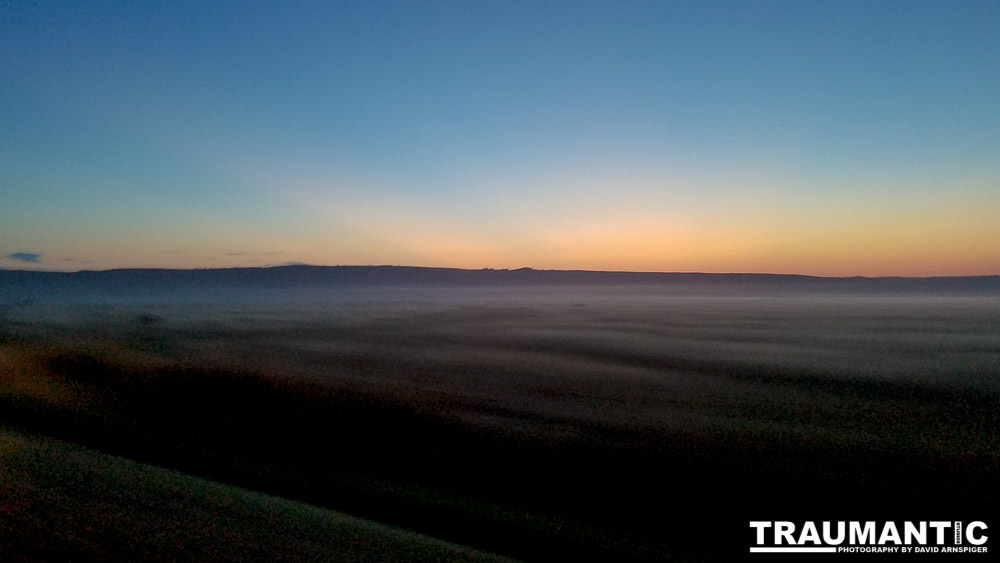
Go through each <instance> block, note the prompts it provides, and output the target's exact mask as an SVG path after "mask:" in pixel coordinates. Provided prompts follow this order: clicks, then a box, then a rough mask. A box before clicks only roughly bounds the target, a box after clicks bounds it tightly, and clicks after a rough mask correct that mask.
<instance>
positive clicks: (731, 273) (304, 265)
mask: <svg viewBox="0 0 1000 563" xmlns="http://www.w3.org/2000/svg"><path fill="white" fill-rule="evenodd" d="M281 268H328V269H335V268H401V269H402V268H407V269H415V270H450V271H461V272H524V271H531V272H565V273H589V274H635V275H702V276H783V277H797V278H814V279H830V280H847V279H870V280H875V279H939V278H996V277H1000V273H997V274H950V275H949V274H938V275H925V276H907V275H882V276H864V275H843V276H822V275H815V274H799V273H787V272H735V271H727V272H706V271H649V270H588V269H562V268H534V267H531V266H523V267H520V268H493V267H483V268H459V267H454V266H412V265H402V264H334V265H326V264H307V263H291V264H288V263H285V264H270V265H261V266H222V267H212V266H208V267H195V268H165V267H146V268H143V267H123V268H105V269H81V270H45V269H30V268H3V267H0V272H28V273H40V274H81V273H109V272H129V271H132V272H135V271H147V272H153V271H170V272H197V271H232V270H274V269H281Z"/></svg>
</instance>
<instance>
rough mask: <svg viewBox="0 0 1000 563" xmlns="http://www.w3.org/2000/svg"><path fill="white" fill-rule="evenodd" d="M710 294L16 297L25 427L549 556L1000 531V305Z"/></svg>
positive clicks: (643, 555) (10, 336)
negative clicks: (921, 525) (799, 530)
mask: <svg viewBox="0 0 1000 563" xmlns="http://www.w3.org/2000/svg"><path fill="white" fill-rule="evenodd" d="M710 293H711V294H710V295H701V296H699V295H697V292H691V291H685V292H682V294H678V293H671V292H670V291H667V290H664V289H663V288H648V287H641V288H634V287H631V288H630V287H624V288H623V287H600V288H598V287H590V288H580V287H575V288H559V287H546V288H538V287H533V288H513V289H511V288H482V287H478V288H446V289H441V288H438V289H434V288H407V289H399V288H395V289H390V288H382V289H371V290H357V289H356V290H351V289H336V290H334V289H329V290H326V291H322V290H318V289H316V288H312V289H310V290H308V291H307V290H304V289H303V290H299V291H288V290H284V289H281V288H277V289H276V288H271V289H270V290H269V292H268V293H266V295H265V294H261V293H253V294H246V295H244V296H243V297H242V298H241V297H240V294H239V293H238V292H229V293H227V299H225V300H221V299H218V298H216V297H211V298H204V297H199V296H197V295H192V294H185V296H184V297H183V298H179V297H175V298H171V299H162V298H159V299H152V298H151V299H146V300H143V299H140V298H130V299H108V298H93V297H92V298H81V299H76V300H67V301H58V302H57V301H46V300H45V299H35V298H33V299H30V300H28V299H22V298H18V300H16V301H11V302H10V303H9V304H8V305H7V306H5V307H4V308H3V309H2V315H0V413H2V414H0V417H2V419H3V420H2V421H3V422H4V423H5V424H7V425H8V427H10V428H17V429H19V430H18V431H17V432H16V433H13V434H11V433H10V432H11V431H8V432H7V434H6V435H7V436H8V437H7V438H6V440H7V443H9V442H10V441H11V440H14V441H15V442H16V443H17V444H21V445H20V446H19V447H20V448H22V449H24V448H29V447H30V446H25V445H24V444H36V443H42V442H37V441H38V440H42V439H41V438H29V437H26V436H25V435H24V434H22V432H31V433H36V434H42V435H46V436H50V437H53V438H58V439H59V440H65V441H69V442H73V443H76V444H81V445H84V446H86V447H88V448H93V449H95V450H99V451H102V452H106V453H109V454H114V455H117V456H122V457H126V458H130V459H133V460H138V461H142V462H148V463H153V464H156V465H159V466H163V467H168V468H170V469H173V470H177V471H180V472H183V473H186V474H190V475H196V476H199V477H204V478H209V479H213V480H216V481H219V482H223V483H228V484H232V485H236V486H239V487H244V488H247V489H251V490H255V491H262V492H264V493H267V494H271V495H278V496H280V497H284V498H288V499H295V500H298V501H303V502H308V503H310V504H313V505H317V506H322V507H327V508H331V509H335V510H339V511H343V512H346V513H349V514H352V515H356V516H360V517H364V518H369V519H372V520H376V521H379V522H383V523H386V524H390V525H394V526H399V527H402V528H406V529H410V530H414V531H416V532H419V533H422V534H427V535H429V536H433V537H437V538H442V539H444V540H447V541H450V542H455V543H458V544H462V545H469V546H473V547H475V548H478V549H483V550H486V551H490V552H495V553H499V554H503V555H507V556H511V557H515V558H523V559H528V560H573V559H604V560H659V559H663V558H668V557H676V558H681V559H684V560H699V559H705V560H713V559H714V560H726V559H732V558H734V557H738V556H744V554H745V553H746V547H747V545H748V543H747V539H748V536H747V534H748V528H747V522H748V520H751V519H763V520H776V519H790V518H806V519H811V520H833V519H838V518H839V519H849V520H866V519H887V518H888V519H892V518H897V519H906V520H919V519H932V518H956V519H965V520H972V519H984V520H987V521H988V520H989V518H990V516H989V515H991V514H993V513H995V506H996V502H997V501H998V500H1000V495H998V492H1000V487H998V485H997V480H996V478H995V475H996V470H997V465H998V459H1000V458H998V444H1000V442H998V436H997V429H998V427H1000V426H998V422H1000V420H998V419H1000V413H998V410H997V399H998V396H1000V379H998V376H1000V330H998V327H1000V301H998V299H997V298H996V297H995V296H990V295H988V294H987V295H939V294H935V293H928V294H921V295H913V294H906V295H902V296H901V295H892V294H890V295H885V294H878V295H867V294H856V293H855V294H830V293H813V294H800V293H794V294H788V293H781V292H777V293H770V294H768V293H766V292H763V293H761V292H757V293H758V294H756V295H754V296H752V297H747V296H742V295H740V294H739V292H737V291H731V292H729V293H728V294H725V293H724V292H723V294H720V293H719V292H717V291H715V292H710ZM11 436H13V437H11ZM46 443H47V442H46ZM6 470H7V471H10V469H9V467H8V468H7V469H6ZM63 470H64V471H75V470H73V469H71V468H64V469H61V470H60V469H52V470H51V471H63ZM144 471H145V470H144ZM108 479H109V480H110V481H109V482H110V483H111V484H109V485H107V486H108V487H110V488H115V487H117V488H119V489H120V488H122V487H126V488H127V487H130V486H129V485H117V484H116V483H121V482H124V481H119V480H117V479H118V477H114V476H109V477H108ZM116 494H117V493H116ZM150 494H156V493H150ZM255 498H256V497H255ZM52 502H55V501H52ZM247 502H249V501H247ZM255 502H256V501H255ZM282 502H284V501H282ZM56 506H57V504H48V505H46V506H45V511H46V512H49V511H51V510H54V509H55V507H56ZM76 506H77V505H73V504H72V503H70V504H69V505H68V506H67V507H66V510H68V511H71V512H75V513H76V516H75V518H80V519H86V518H88V516H86V514H85V513H80V512H81V511H79V510H77V509H76V508H75V507H76ZM959 509H960V514H954V512H955V511H956V510H959ZM317 510H318V509H317ZM949 511H950V512H949ZM943 513H944V514H943ZM262 525H263V524H262ZM125 530H126V531H124V532H123V533H125V534H127V533H128V527H127V526H126V528H125ZM132 533H134V534H136V535H137V537H140V536H142V535H143V534H146V533H149V532H148V529H147V528H143V529H139V528H136V529H134V530H132ZM276 533H277V532H276ZM330 533H331V534H334V541H335V538H336V536H335V534H336V533H338V532H336V531H335V530H333V529H332V528H331V531H330ZM246 537H247V538H248V541H256V540H253V538H254V537H256V536H255V534H253V533H250V532H247V533H246ZM273 537H276V536H264V537H262V539H261V540H260V541H263V542H270V541H279V540H277V539H275V540H272V539H271V538H273ZM18 538H19V536H17V535H16V534H15V535H14V540H13V541H15V542H17V541H22V542H23V537H21V538H20V539H18ZM4 541H11V540H7V539H5V540H4ZM63 541H64V543H65V544H66V545H69V546H72V545H73V543H74V541H76V542H88V541H103V540H101V539H97V540H90V539H88V538H74V539H72V540H67V539H66V538H63ZM143 541H145V540H143ZM19 547H20V548H21V549H26V550H29V551H30V549H31V546H24V545H21V546H19ZM72 549H75V548H72ZM248 549H249V548H248ZM290 549H291V548H290ZM303 549H312V548H311V547H308V546H307V547H305V548H303ZM329 556H330V557H333V558H336V557H335V556H334V555H329ZM378 556H379V555H378V554H374V555H373V557H378ZM223 557H227V555H223ZM389 558H390V559H391V558H392V557H389ZM448 558H450V556H449V557H448Z"/></svg>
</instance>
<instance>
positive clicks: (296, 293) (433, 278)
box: [0, 266, 1000, 304]
mask: <svg viewBox="0 0 1000 563" xmlns="http://www.w3.org/2000/svg"><path fill="white" fill-rule="evenodd" d="M419 289H422V290H425V291H434V290H439V291H447V292H452V291H465V292H472V291H493V292H503V291H505V290H506V291H521V290H526V289H527V290H534V291H539V292H541V291H545V292H564V291H592V292H619V293H624V294H637V293H638V294H653V295H666V296H722V297H737V296H757V297H760V296H823V295H826V296H838V295H857V296H863V295H878V296H887V295H901V296H902V295H914V296H926V295H953V296H959V295H966V296H998V295H1000V276H969V277H930V278H898V277H891V278H862V277H853V278H822V277H812V276H799V275H777V274H700V273H642V272H591V271H562V270H533V269H530V268H523V269H520V270H489V269H487V270H459V269H448V268H413V267H400V266H331V267H325V266H284V267H274V268H229V269H217V270H160V269H146V270H108V271H81V272H73V273H64V272H36V271H10V270H0V303H3V304H15V303H25V302H52V303H58V302H93V301H103V302H124V301H130V300H145V301H160V302H163V301H187V302H204V303H218V302H253V301H262V300H266V301H284V300H289V299H308V300H316V299H323V300H329V299H336V298H339V297H340V296H342V295H344V294H346V295H348V296H349V295H350V294H352V293H357V292H366V291H376V292H382V293H385V292H388V291H392V290H401V291H414V290H419Z"/></svg>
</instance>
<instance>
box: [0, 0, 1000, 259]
mask: <svg viewBox="0 0 1000 563" xmlns="http://www.w3.org/2000/svg"><path fill="white" fill-rule="evenodd" d="M0 69H2V72H0V75H2V77H0V107H2V108H3V109H2V111H0V268H3V269H36V270H66V271H75V270H82V269H88V270H95V269H109V268H146V267H164V268H220V267H254V266H272V265H278V264H286V263H308V264H320V265H336V264H354V265H366V264H392V265H410V266H444V267H458V268H472V269H479V268H520V267H533V268H539V269H587V270H629V271H662V272H677V271H683V272H693V271H699V272H773V273H795V274H811V275H824V276H855V275H863V276H883V275H905V276H930V275H982V274H1000V3H998V2H995V1H981V2H977V1H971V0H970V1H943V0H942V1H937V2H921V1H919V0H908V1H900V2H895V1H873V0H866V1H860V2H853V1H850V0H841V1H835V2H825V1H821V0H815V1H809V2H801V1H789V2H772V1H766V0H760V1H745V2H713V1H695V2H680V1H656V2H642V1H624V2H623V1H614V2H611V1H604V2H590V1H587V0H574V1H569V2H545V1H538V0H536V1H527V2H519V1H516V0H511V1H504V2H488V1H483V2H479V1H473V0H465V1H455V2H438V1H432V0H427V1H421V2H402V1H401V2H393V1H361V2H353V1H352V2H349V1H339V2H337V1H319V2H309V1H303V2H258V1H254V0H242V1H238V2H226V1H218V2H203V1H195V2H185V1H171V2H111V1H109V2H46V1H35V2H18V1H12V2H6V3H4V4H3V5H2V7H0Z"/></svg>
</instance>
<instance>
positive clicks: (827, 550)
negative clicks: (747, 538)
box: [750, 547, 837, 553]
mask: <svg viewBox="0 0 1000 563" xmlns="http://www.w3.org/2000/svg"><path fill="white" fill-rule="evenodd" d="M750 553H837V548H836V547H751V548H750Z"/></svg>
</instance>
